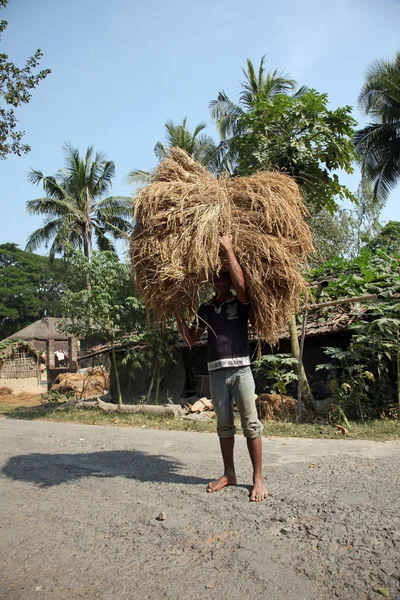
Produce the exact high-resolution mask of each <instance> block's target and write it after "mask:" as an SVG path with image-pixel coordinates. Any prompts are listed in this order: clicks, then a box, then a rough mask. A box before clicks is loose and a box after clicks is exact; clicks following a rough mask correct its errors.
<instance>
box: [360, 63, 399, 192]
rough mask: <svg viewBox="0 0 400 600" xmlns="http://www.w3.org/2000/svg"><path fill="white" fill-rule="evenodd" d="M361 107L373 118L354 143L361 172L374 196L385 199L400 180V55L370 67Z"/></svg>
mask: <svg viewBox="0 0 400 600" xmlns="http://www.w3.org/2000/svg"><path fill="white" fill-rule="evenodd" d="M359 105H360V108H361V110H363V112H364V114H366V115H368V116H369V117H370V118H371V119H372V123H369V124H368V125H367V126H366V127H364V128H363V129H361V130H359V131H357V132H356V135H355V140H354V141H355V145H356V150H357V152H358V154H359V158H360V162H361V168H362V172H363V175H364V177H365V178H366V179H368V181H370V182H371V184H372V185H373V188H374V194H375V196H379V197H381V198H383V199H386V198H387V197H388V195H389V193H390V191H391V190H392V189H393V188H394V187H395V185H396V184H397V183H398V181H399V179H400V52H397V53H396V56H395V57H394V60H393V61H383V60H375V61H374V62H373V63H371V64H370V65H369V67H368V70H367V74H366V81H365V83H364V85H363V87H362V89H361V93H360V96H359Z"/></svg>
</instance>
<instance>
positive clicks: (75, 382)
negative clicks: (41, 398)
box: [51, 367, 110, 399]
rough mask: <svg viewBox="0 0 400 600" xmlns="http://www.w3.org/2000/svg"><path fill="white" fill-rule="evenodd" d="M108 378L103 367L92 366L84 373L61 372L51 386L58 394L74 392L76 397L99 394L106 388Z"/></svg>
mask: <svg viewBox="0 0 400 600" xmlns="http://www.w3.org/2000/svg"><path fill="white" fill-rule="evenodd" d="M109 385H110V379H109V375H108V372H107V371H106V369H104V367H94V368H93V369H88V370H87V371H86V372H85V373H61V374H60V375H58V376H57V378H56V380H55V382H54V383H53V385H52V386H51V390H52V391H56V392H59V393H60V394H71V395H72V394H74V395H75V397H76V398H83V399H86V398H92V397H94V396H101V395H102V394H103V393H104V391H105V390H108V388H109Z"/></svg>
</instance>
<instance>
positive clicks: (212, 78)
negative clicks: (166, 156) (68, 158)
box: [0, 0, 400, 247]
mask: <svg viewBox="0 0 400 600" xmlns="http://www.w3.org/2000/svg"><path fill="white" fill-rule="evenodd" d="M0 18H3V19H6V20H8V22H9V26H8V28H7V30H6V32H5V34H4V35H3V41H2V43H1V52H6V53H8V54H9V56H10V59H11V60H13V61H14V62H15V63H16V64H18V66H22V65H23V63H24V60H25V59H26V58H27V57H28V56H29V55H31V54H32V53H33V52H34V51H35V50H36V48H41V49H42V51H43V53H44V58H43V60H42V68H51V69H52V73H51V75H49V76H48V78H47V79H46V80H45V81H43V82H42V83H41V84H40V86H39V87H38V88H37V89H36V90H35V91H34V93H33V98H32V100H31V102H30V104H28V105H26V106H23V107H22V108H20V109H18V113H17V114H18V118H19V120H20V128H21V129H24V130H26V132H27V135H26V138H25V139H26V142H27V143H29V144H30V145H31V146H32V151H31V152H30V153H29V154H28V155H26V156H23V157H20V158H18V157H10V158H8V159H7V160H6V161H1V162H0V182H1V185H0V189H1V195H0V203H1V211H0V214H1V215H2V216H1V222H0V243H4V242H6V241H9V242H16V243H18V244H20V245H21V246H22V247H24V245H25V242H26V239H27V236H28V235H29V234H30V233H31V232H32V231H33V229H35V228H37V227H39V226H40V225H41V222H42V220H41V218H39V217H38V218H36V217H30V216H28V215H26V213H25V203H26V201H27V200H30V199H32V198H37V197H40V196H41V195H42V193H41V190H40V188H35V187H34V186H32V185H31V184H29V183H28V182H27V181H26V173H27V172H28V170H29V167H33V168H36V169H40V170H41V171H43V172H44V173H45V174H46V175H50V174H54V173H55V172H56V171H57V170H58V169H59V168H60V167H62V165H63V154H62V145H63V143H64V142H65V141H68V142H71V143H72V144H73V145H74V146H77V147H79V149H80V150H81V152H84V151H85V149H86V148H87V146H88V145H90V144H93V145H94V146H95V148H96V150H102V151H104V152H106V154H107V156H108V158H109V159H111V160H113V161H114V162H115V164H116V170H117V177H116V181H115V185H114V192H113V195H129V194H130V193H131V190H130V188H129V187H128V186H127V185H126V184H124V177H125V176H126V174H127V173H128V172H129V171H130V170H131V169H133V168H140V169H148V168H150V167H152V166H154V165H155V163H156V159H155V156H154V153H153V148H154V145H155V143H156V142H157V141H158V140H163V138H164V123H165V121H166V120H167V119H172V120H174V121H176V122H178V121H181V119H182V118H183V117H184V116H185V115H187V116H188V122H189V125H190V126H191V127H193V126H194V125H195V124H196V123H198V122H199V121H206V122H209V111H208V103H209V101H210V100H211V99H214V98H215V97H216V96H217V94H218V91H220V90H221V89H224V90H225V91H226V92H227V93H228V94H229V96H230V97H231V98H232V99H235V98H237V95H238V92H239V85H238V82H239V81H240V80H241V78H242V74H241V67H242V66H244V64H245V59H246V57H249V58H251V59H252V60H253V62H254V63H255V64H258V62H259V59H260V58H261V56H262V55H263V54H266V55H267V68H268V69H271V70H273V69H275V68H282V69H285V70H286V71H288V72H289V73H290V74H291V75H292V77H293V78H295V79H296V80H297V81H298V82H299V84H305V85H308V86H309V87H313V88H315V89H317V90H318V91H320V92H327V93H328V95H329V100H330V103H331V107H332V108H335V107H337V106H343V105H346V104H350V105H353V106H355V105H356V103H357V96H358V93H359V90H360V87H361V85H362V82H363V74H364V72H365V68H366V67H367V65H368V64H369V63H370V62H371V61H372V60H374V59H376V58H393V56H394V54H395V52H396V51H397V50H399V49H400V36H399V31H400V1H399V0H381V2H369V1H368V0H335V1H334V2H333V1H332V2H323V3H322V2H321V1H320V0H303V1H302V2H300V1H299V0H286V1H284V2H276V1H275V0H247V1H246V2H245V1H244V0H242V1H240V2H239V1H238V0H113V2H106V1H105V0H80V1H78V0H69V1H68V2H65V1H62V0H60V1H54V0H10V4H9V6H8V7H7V8H6V9H5V10H3V11H1V14H0ZM354 116H355V118H356V119H357V120H359V122H360V123H361V124H364V122H365V121H364V119H363V117H362V116H361V115H360V114H359V113H358V111H357V110H356V109H355V111H354ZM207 131H208V133H210V134H212V135H214V134H215V130H214V128H213V126H212V125H210V126H209V128H208V130H207ZM215 137H216V135H215ZM343 182H344V183H346V184H347V185H348V186H349V187H350V188H351V189H353V190H355V189H356V188H357V185H358V183H359V174H358V173H356V174H355V175H353V176H351V177H347V176H346V177H345V178H344V179H343ZM390 219H395V220H400V185H399V186H398V187H397V188H396V190H395V191H394V192H393V193H392V195H391V197H390V199H389V201H388V203H387V205H386V207H385V209H384V212H383V214H382V220H383V221H388V220H390Z"/></svg>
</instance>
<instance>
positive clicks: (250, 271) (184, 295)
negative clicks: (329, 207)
mask: <svg viewBox="0 0 400 600" xmlns="http://www.w3.org/2000/svg"><path fill="white" fill-rule="evenodd" d="M306 212H307V211H306V208H305V206H304V204H303V201H302V198H301V195H300V191H299V188H298V186H297V185H296V183H295V182H294V181H293V179H291V178H290V177H287V176H286V175H282V174H279V173H258V174H256V175H253V176H251V177H238V178H231V179H229V178H226V177H222V178H220V179H217V178H215V177H214V176H213V175H211V173H209V172H208V171H206V170H205V169H204V168H203V167H202V166H201V165H200V164H198V163H196V162H195V161H194V160H192V159H191V158H190V157H189V156H188V155H187V154H186V152H184V151H183V150H181V149H180V148H173V149H171V150H170V152H169V155H168V156H167V158H165V159H164V160H163V162H161V163H160V164H159V165H158V167H157V168H156V169H155V170H154V172H153V175H152V178H151V183H150V184H149V185H148V186H147V187H145V188H144V189H142V190H141V191H140V192H139V194H138V196H137V198H136V200H135V212H134V220H135V229H134V232H133V236H132V240H131V258H132V264H133V269H134V279H135V285H136V289H137V291H138V292H139V294H140V296H141V297H142V299H143V301H144V303H145V305H146V307H147V308H148V309H149V310H152V311H153V312H154V315H155V317H156V318H157V319H158V320H160V321H163V320H165V319H166V318H167V317H168V316H170V315H172V314H175V315H177V316H180V317H182V318H185V317H186V318H187V317H189V318H190V317H191V316H193V315H195V314H196V311H197V309H198V306H199V303H200V298H201V295H202V292H203V291H204V288H205V286H206V285H207V284H208V283H209V282H210V279H211V275H212V273H215V272H218V271H219V270H220V269H221V268H222V267H223V266H224V256H223V253H221V250H220V246H219V240H218V238H219V235H220V234H221V233H231V234H232V236H233V247H234V250H235V252H236V255H237V257H238V260H239V263H240V265H241V266H242V268H243V271H244V274H245V277H246V282H247V286H248V291H249V296H250V298H251V301H252V315H251V318H252V324H253V327H254V329H255V331H256V333H258V334H259V335H261V336H262V337H263V338H265V339H266V340H268V341H269V342H275V341H276V339H277V335H278V332H279V330H280V329H282V328H283V327H284V326H285V325H286V323H287V321H288V320H289V318H290V316H291V314H292V313H293V312H296V311H297V310H298V307H299V302H300V295H301V293H302V292H304V291H305V290H306V285H305V282H304V279H303V277H302V275H301V267H302V266H303V265H304V264H305V263H306V261H307V256H308V254H309V253H310V252H311V250H312V241H311V233H310V230H309V228H308V226H307V224H306V222H305V215H306Z"/></svg>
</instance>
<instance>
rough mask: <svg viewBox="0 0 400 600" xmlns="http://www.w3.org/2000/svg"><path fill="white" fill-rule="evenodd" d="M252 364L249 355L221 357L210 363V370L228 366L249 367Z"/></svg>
mask: <svg viewBox="0 0 400 600" xmlns="http://www.w3.org/2000/svg"><path fill="white" fill-rule="evenodd" d="M249 365H250V357H249V356H237V357H236V358H220V359H219V360H213V361H212V362H209V363H208V370H209V371H216V370H217V369H226V368H228V367H248V366H249Z"/></svg>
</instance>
